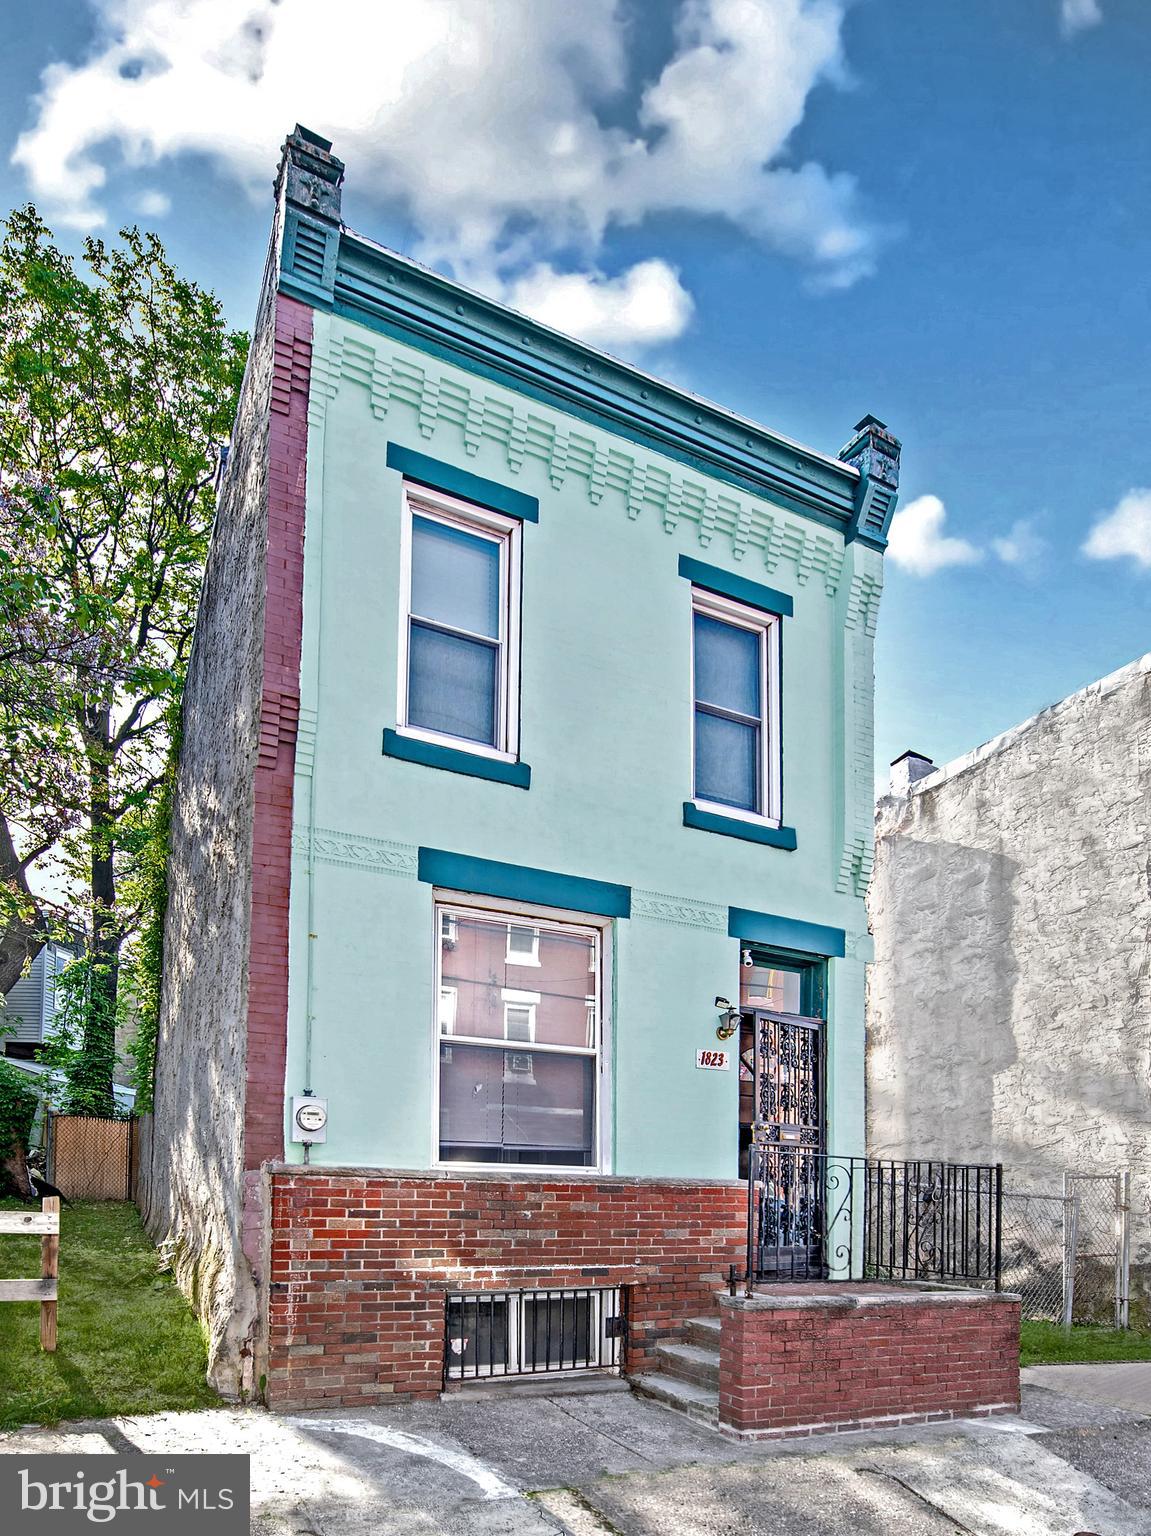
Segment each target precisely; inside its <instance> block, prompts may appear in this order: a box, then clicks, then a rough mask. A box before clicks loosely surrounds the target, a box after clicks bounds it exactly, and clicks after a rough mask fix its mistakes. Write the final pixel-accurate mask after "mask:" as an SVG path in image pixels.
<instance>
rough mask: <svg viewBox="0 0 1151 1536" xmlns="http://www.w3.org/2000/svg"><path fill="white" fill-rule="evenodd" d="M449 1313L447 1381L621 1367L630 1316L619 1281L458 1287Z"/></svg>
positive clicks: (447, 1316)
mask: <svg viewBox="0 0 1151 1536" xmlns="http://www.w3.org/2000/svg"><path fill="white" fill-rule="evenodd" d="M445 1320H446V1321H445V1335H444V1380H445V1381H449V1382H450V1381H477V1380H485V1379H488V1378H491V1377H493V1376H539V1375H555V1374H559V1373H562V1372H569V1371H593V1370H617V1369H618V1368H619V1364H620V1356H621V1351H622V1341H623V1336H624V1318H623V1310H622V1292H621V1290H620V1288H619V1287H618V1286H608V1287H603V1288H595V1289H585V1290H538V1291H492V1292H485V1293H483V1294H475V1295H468V1294H466V1293H464V1292H455V1293H454V1294H452V1295H449V1297H448V1299H447V1309H446V1313H445Z"/></svg>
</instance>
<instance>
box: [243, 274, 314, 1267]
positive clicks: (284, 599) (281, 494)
mask: <svg viewBox="0 0 1151 1536" xmlns="http://www.w3.org/2000/svg"><path fill="white" fill-rule="evenodd" d="M275 303H276V337H275V361H274V366H273V372H272V392H271V412H270V416H269V431H268V556H267V600H266V604H265V608H264V687H263V695H262V698H261V701H260V748H259V757H258V760H257V764H256V775H255V813H254V822H253V829H252V939H251V954H250V959H249V981H248V1052H247V1084H246V1086H247V1113H246V1116H245V1140H244V1167H245V1168H247V1169H256V1168H259V1166H260V1164H261V1163H263V1162H265V1161H267V1160H269V1159H278V1158H282V1157H283V1155H284V1066H285V1061H286V1056H287V1031H288V902H289V895H290V890H291V861H292V783H293V775H294V773H295V758H296V731H297V726H298V724H299V718H300V639H301V633H302V625H303V591H304V492H305V484H306V471H307V446H308V421H307V413H308V385H309V379H310V376H311V366H312V311H311V310H310V309H309V308H308V306H307V305H306V304H299V303H297V302H296V300H294V299H289V298H285V296H284V295H283V294H278V295H277V297H276V301H275ZM245 1246H246V1247H247V1244H245Z"/></svg>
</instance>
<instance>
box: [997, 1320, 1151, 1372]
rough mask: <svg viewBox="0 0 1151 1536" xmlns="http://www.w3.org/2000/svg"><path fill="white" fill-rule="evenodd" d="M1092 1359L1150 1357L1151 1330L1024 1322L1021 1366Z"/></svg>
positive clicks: (1078, 1362) (1142, 1358)
mask: <svg viewBox="0 0 1151 1536" xmlns="http://www.w3.org/2000/svg"><path fill="white" fill-rule="evenodd" d="M1092 1360H1096V1361H1105V1360H1151V1333H1149V1332H1147V1331H1146V1330H1144V1329H1141V1328H1127V1329H1123V1328H1083V1327H1078V1326H1077V1327H1075V1328H1072V1330H1071V1332H1070V1333H1064V1331H1063V1329H1062V1328H1061V1327H1060V1326H1059V1324H1058V1323H1024V1324H1023V1327H1022V1330H1021V1335H1020V1340H1019V1363H1020V1365H1061V1364H1064V1363H1066V1364H1082V1363H1085V1362H1089V1361H1092Z"/></svg>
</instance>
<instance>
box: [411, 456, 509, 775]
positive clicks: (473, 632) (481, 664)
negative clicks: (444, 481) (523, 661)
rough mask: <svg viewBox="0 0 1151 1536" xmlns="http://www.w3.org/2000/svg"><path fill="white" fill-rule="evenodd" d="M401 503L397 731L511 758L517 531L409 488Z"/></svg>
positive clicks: (462, 505)
mask: <svg viewBox="0 0 1151 1536" xmlns="http://www.w3.org/2000/svg"><path fill="white" fill-rule="evenodd" d="M407 503H408V529H407V544H408V550H407V559H406V587H407V602H406V604H405V609H406V611H405V613H404V629H403V634H402V637H401V640H402V646H401V651H402V655H401V678H400V720H399V724H400V729H401V731H406V732H407V733H408V734H410V735H414V736H423V737H425V738H429V739H431V740H434V741H445V742H447V743H450V744H452V745H454V746H456V747H463V748H466V749H469V750H471V751H475V752H481V753H486V754H488V755H491V756H500V757H514V755H515V751H516V735H517V722H518V712H519V702H518V697H517V695H518V684H517V673H518V652H519V635H518V629H519V591H518V586H519V543H518V540H519V525H518V524H517V523H516V522H515V521H514V520H512V519H509V518H505V517H500V516H498V514H496V513H494V512H487V511H485V510H484V509H482V508H479V507H473V506H471V505H470V504H468V503H465V502H460V501H457V500H456V499H455V498H454V497H448V496H441V495H439V494H438V493H434V492H431V491H423V490H419V489H418V488H417V487H414V486H413V487H410V488H409V489H408V491H407Z"/></svg>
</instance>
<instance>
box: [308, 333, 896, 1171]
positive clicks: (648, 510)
mask: <svg viewBox="0 0 1151 1536" xmlns="http://www.w3.org/2000/svg"><path fill="white" fill-rule="evenodd" d="M389 442H394V443H397V444H399V445H401V446H402V447H405V448H409V449H415V450H417V451H419V452H421V453H425V454H428V455H431V456H432V457H434V458H436V459H438V460H441V461H445V462H448V463H451V464H454V465H457V466H459V467H460V468H463V469H466V470H468V471H470V472H471V473H474V474H478V475H481V476H484V477H487V478H488V479H491V480H495V481H498V482H500V483H501V484H504V485H510V486H514V487H516V488H518V489H520V490H523V491H525V492H527V493H528V494H530V495H532V496H535V497H538V498H539V502H540V516H539V522H538V523H534V524H529V525H527V526H526V527H525V529H524V581H523V661H522V731H521V743H522V748H521V750H522V756H523V758H524V760H525V761H526V762H527V763H529V764H530V765H531V769H532V783H531V788H530V790H529V791H527V792H526V793H525V792H524V791H523V790H521V789H517V788H513V787H511V786H508V785H504V784H494V783H490V782H484V781H481V780H479V779H475V778H469V777H464V776H460V775H458V774H453V773H447V772H443V771H439V770H436V769H432V768H428V767H424V766H422V765H418V764H415V763H410V762H404V761H400V760H398V759H396V758H393V757H385V756H382V755H381V750H380V745H381V736H382V732H383V730H384V728H385V727H389V726H395V724H396V692H397V645H398V636H399V602H400V530H401V518H402V480H401V476H400V474H399V473H397V472H396V471H395V470H391V469H389V468H388V467H387V462H386V457H387V446H388V443H389ZM307 494H308V507H307V528H308V535H307V541H306V547H305V573H304V579H305V594H304V646H303V659H302V681H301V709H300V734H299V746H298V751H297V775H298V777H297V786H296V795H295V804H296V833H295V841H296V852H297V858H296V863H295V867H294V870H293V879H292V947H291V960H290V979H291V1001H290V1029H289V1051H288V1073H287V1079H288V1081H287V1090H288V1094H289V1095H290V1094H291V1093H293V1092H296V1093H298V1092H301V1091H302V1090H303V1089H304V1088H305V1087H307V1088H311V1089H312V1090H313V1091H315V1092H316V1093H318V1094H322V1095H324V1096H325V1097H327V1098H328V1100H329V1122H328V1129H327V1141H326V1143H325V1144H324V1145H322V1146H317V1147H316V1148H314V1149H313V1154H312V1156H313V1160H314V1161H316V1162H318V1163H321V1164H323V1163H330V1164H340V1163H343V1164H347V1163H358V1164H369V1165H383V1166H392V1167H410V1168H426V1167H428V1166H429V1165H430V1163H431V1161H432V1160H433V1157H434V1120H435V1115H434V1105H433V1081H434V1070H433V1069H434V1057H433V1051H434V1048H435V1039H434V1032H433V1020H434V1006H433V989H434V981H433V976H434V971H433V963H434V947H433V924H432V900H433V898H432V890H431V887H430V886H428V885H426V884H422V883H420V882H419V881H418V879H417V866H416V854H417V849H418V847H419V846H421V845H424V846H429V847H433V848H440V849H447V850H450V851H452V852H455V853H460V854H465V855H469V856H473V857H477V858H485V859H494V860H500V861H504V862H510V863H516V864H521V865H526V866H529V867H534V868H540V869H545V870H553V871H558V872H561V873H564V874H569V875H576V876H582V877H586V878H590V879H596V880H606V881H612V882H617V883H620V884H624V885H628V886H630V887H631V888H632V891H633V913H632V916H631V917H630V918H628V919H620V920H619V921H617V922H616V924H615V953H614V997H613V999H612V1002H613V1008H612V1028H611V1031H610V1034H609V1046H608V1051H609V1058H608V1065H609V1069H610V1070H609V1074H608V1077H607V1082H608V1084H609V1091H610V1093H611V1094H612V1096H613V1100H614V1116H613V1120H614V1127H613V1128H614V1156H613V1159H612V1163H611V1171H613V1172H615V1173H618V1174H636V1175H652V1176H662V1177H680V1176H686V1177H695V1178H718V1179H722V1178H729V1177H733V1176H734V1175H735V1172H736V1144H737V1137H736V1126H737V1089H738V1080H737V1074H736V1073H735V1072H734V1071H730V1072H703V1071H699V1070H697V1068H696V1065H695V1055H696V1051H697V1049H698V1048H700V1047H703V1046H707V1045H709V1044H710V1045H712V1046H714V1045H715V1024H716V1016H715V1012H714V1009H713V1008H712V998H713V997H714V996H715V995H716V994H717V993H721V994H725V995H727V996H729V997H733V998H734V997H736V996H737V995H738V985H739V977H738V966H739V948H740V946H739V944H738V942H737V941H736V940H734V939H732V938H729V937H728V932H727V927H728V907H729V906H736V907H744V908H750V909H753V910H756V911H761V912H769V913H775V914H779V915H782V916H786V917H790V918H795V919H799V920H802V921H806V922H814V923H819V924H826V925H831V926H833V927H837V928H843V929H844V930H845V931H846V932H847V934H848V955H847V957H846V958H844V959H842V960H835V961H833V962H832V964H831V978H830V980H831V986H830V997H831V1020H830V1028H829V1036H830V1051H829V1062H830V1081H829V1098H830V1108H831V1124H832V1134H833V1137H834V1138H835V1140H836V1142H837V1144H838V1145H839V1146H840V1148H841V1149H842V1150H847V1151H857V1150H860V1149H861V1147H862V1141H863V1118H862V1079H863V1072H862V1058H863V971H864V960H865V957H866V954H867V952H868V944H869V941H868V939H867V936H866V923H865V911H864V907H863V901H862V894H863V888H864V884H865V882H866V878H867V874H868V872H869V869H870V830H871V829H870V819H871V784H870V769H869V767H868V764H869V760H870V741H871V735H870V733H871V694H872V636H873V634H874V628H875V621H876V615H877V609H878V601H879V594H880V588H881V579H882V560H881V557H880V556H879V555H878V554H877V553H876V552H875V551H873V550H871V549H869V548H866V547H864V546H863V545H861V544H858V543H856V544H852V545H849V546H846V547H845V545H844V541H843V538H842V535H841V534H840V533H839V532H838V531H837V530H834V529H830V528H824V527H822V526H820V525H819V524H818V523H816V522H814V521H810V520H807V519H805V518H803V517H800V516H799V515H797V514H794V513H790V512H786V511H784V510H782V509H780V508H776V507H772V506H768V505H764V504H762V503H757V502H755V501H754V500H753V499H752V498H749V497H747V496H744V495H741V494H739V493H736V492H734V491H732V490H731V489H730V487H728V486H726V485H724V484H722V483H720V482H718V481H707V480H705V479H704V477H702V476H700V475H698V474H696V473H694V472H692V473H688V472H686V471H685V470H684V469H683V468H682V467H681V466H680V465H678V464H676V463H675V462H673V461H672V460H670V459H666V458H663V457H661V456H660V455H659V454H657V453H655V452H652V451H649V450H647V449H644V448H641V447H639V446H637V445H636V444H635V443H633V442H631V441H629V440H628V439H627V438H626V437H625V436H623V435H622V434H621V435H619V436H612V435H610V434H608V433H606V432H603V431H601V430H600V429H598V428H595V427H591V426H588V425H587V424H586V423H583V422H581V421H579V420H577V419H575V418H574V417H567V416H565V415H563V413H561V412H559V411H556V410H553V409H551V408H550V407H546V406H543V405H539V404H537V403H535V402H531V401H528V400H527V399H525V397H523V396H520V395H516V394H514V393H513V392H511V391H510V390H507V389H504V388H502V387H500V386H498V385H496V384H494V383H490V382H488V381H486V380H484V379H483V378H480V377H479V376H478V375H477V374H473V373H468V372H466V371H464V370H463V369H460V368H457V367H454V366H452V365H450V364H448V363H446V362H444V361H442V360H440V359H437V358H433V357H431V356H429V355H428V354H427V353H424V352H420V351H417V350H416V349H415V348H412V347H409V346H407V345H404V344H401V343H399V342H397V341H394V340H392V339H390V338H388V337H386V336H382V335H380V334H377V333H375V332H373V331H370V330H368V329H366V328H365V327H363V326H360V325H357V324H355V323H353V322H351V321H348V320H345V319H342V318H340V317H337V316H333V315H325V314H321V313H317V314H316V316H315V330H314V349H313V358H312V391H311V409H310V415H309V438H308V487H307ZM681 554H689V555H693V556H695V557H696V558H699V559H702V560H705V561H707V562H709V563H712V564H715V565H719V566H722V567H724V568H725V569H727V570H729V571H731V572H733V573H735V574H740V575H743V576H746V577H749V578H750V579H752V580H755V581H760V582H766V583H769V584H770V585H771V586H773V587H775V588H777V589H779V590H782V591H784V592H786V593H788V594H789V595H791V596H792V597H793V599H794V608H795V611H794V616H793V617H792V618H789V619H786V620H785V621H784V641H783V721H784V726H783V733H784V771H783V819H784V822H785V823H786V824H788V825H790V826H794V827H795V829H796V832H797V838H798V847H797V849H796V850H795V851H794V852H787V851H784V850H781V849H776V848H769V847H764V846H762V845H760V844H755V843H750V842H745V841H741V840H736V839H733V838H729V837H723V836H717V835H714V834H711V833H707V832H701V831H698V830H696V829H694V828H687V827H685V826H684V825H683V811H682V808H683V802H684V801H685V799H688V798H689V797H690V793H691V789H690V781H691V740H690V733H691V712H692V711H691V692H690V687H691V684H690V645H691V632H690V624H691V601H690V586H689V584H688V582H687V581H685V580H684V579H683V578H681V577H680V576H679V574H678V558H679V556H680V555H681ZM861 763H862V764H863V767H862V769H861V767H860V764H861ZM312 829H314V830H312ZM309 883H310V885H311V899H310V903H309ZM309 967H310V971H311V974H310V981H309ZM309 1015H310V1016H311V1021H312V1027H311V1040H312V1044H311V1055H310V1058H308V1057H307V1056H306V1054H305V1036H306V1034H307V1030H306V1020H307V1019H308V1017H309ZM288 1155H289V1156H292V1157H298V1156H299V1155H300V1149H299V1148H298V1147H290V1148H289V1153H288Z"/></svg>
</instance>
